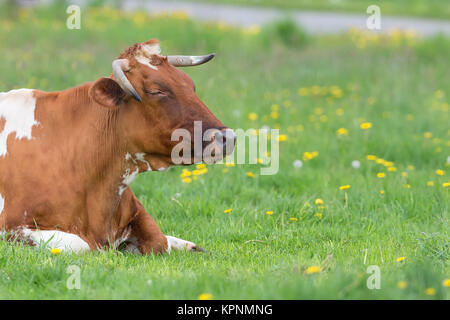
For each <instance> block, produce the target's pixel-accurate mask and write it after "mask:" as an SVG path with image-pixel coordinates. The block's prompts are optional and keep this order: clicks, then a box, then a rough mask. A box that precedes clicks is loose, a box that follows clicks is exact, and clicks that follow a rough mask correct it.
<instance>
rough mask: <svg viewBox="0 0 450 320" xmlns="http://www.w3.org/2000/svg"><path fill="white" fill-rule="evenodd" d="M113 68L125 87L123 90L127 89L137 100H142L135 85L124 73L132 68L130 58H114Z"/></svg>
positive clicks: (120, 83)
mask: <svg viewBox="0 0 450 320" xmlns="http://www.w3.org/2000/svg"><path fill="white" fill-rule="evenodd" d="M112 70H113V74H114V77H115V78H116V81H117V83H118V84H119V86H120V87H121V88H122V89H123V91H125V92H126V93H128V94H129V95H132V96H133V97H134V98H135V99H136V100H137V101H139V102H142V99H141V97H140V96H139V94H138V93H137V92H136V90H135V89H134V87H133V85H132V84H131V83H130V81H129V80H128V78H127V77H126V76H125V73H124V71H128V70H130V66H129V62H128V59H116V60H114V61H113V63H112Z"/></svg>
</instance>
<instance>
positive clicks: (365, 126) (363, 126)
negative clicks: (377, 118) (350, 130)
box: [360, 122, 372, 130]
mask: <svg viewBox="0 0 450 320" xmlns="http://www.w3.org/2000/svg"><path fill="white" fill-rule="evenodd" d="M360 128H361V129H362V130H367V129H370V128H372V123H371V122H363V123H361V125H360Z"/></svg>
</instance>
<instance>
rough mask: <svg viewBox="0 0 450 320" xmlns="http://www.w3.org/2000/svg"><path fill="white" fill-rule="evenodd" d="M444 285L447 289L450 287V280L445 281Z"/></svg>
mask: <svg viewBox="0 0 450 320" xmlns="http://www.w3.org/2000/svg"><path fill="white" fill-rule="evenodd" d="M442 285H443V286H444V287H446V288H448V287H450V279H445V280H444V281H442Z"/></svg>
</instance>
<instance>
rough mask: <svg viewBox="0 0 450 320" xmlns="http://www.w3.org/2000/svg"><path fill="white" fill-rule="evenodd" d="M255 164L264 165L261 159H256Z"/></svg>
mask: <svg viewBox="0 0 450 320" xmlns="http://www.w3.org/2000/svg"><path fill="white" fill-rule="evenodd" d="M256 162H257V163H258V164H264V160H263V159H261V158H258V159H256Z"/></svg>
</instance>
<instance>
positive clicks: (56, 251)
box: [50, 248, 61, 256]
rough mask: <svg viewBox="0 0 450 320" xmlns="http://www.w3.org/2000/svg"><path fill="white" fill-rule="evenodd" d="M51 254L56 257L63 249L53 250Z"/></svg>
mask: <svg viewBox="0 0 450 320" xmlns="http://www.w3.org/2000/svg"><path fill="white" fill-rule="evenodd" d="M50 253H51V254H53V255H55V256H57V255H58V254H60V253H61V249H58V248H53V249H51V250H50Z"/></svg>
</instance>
